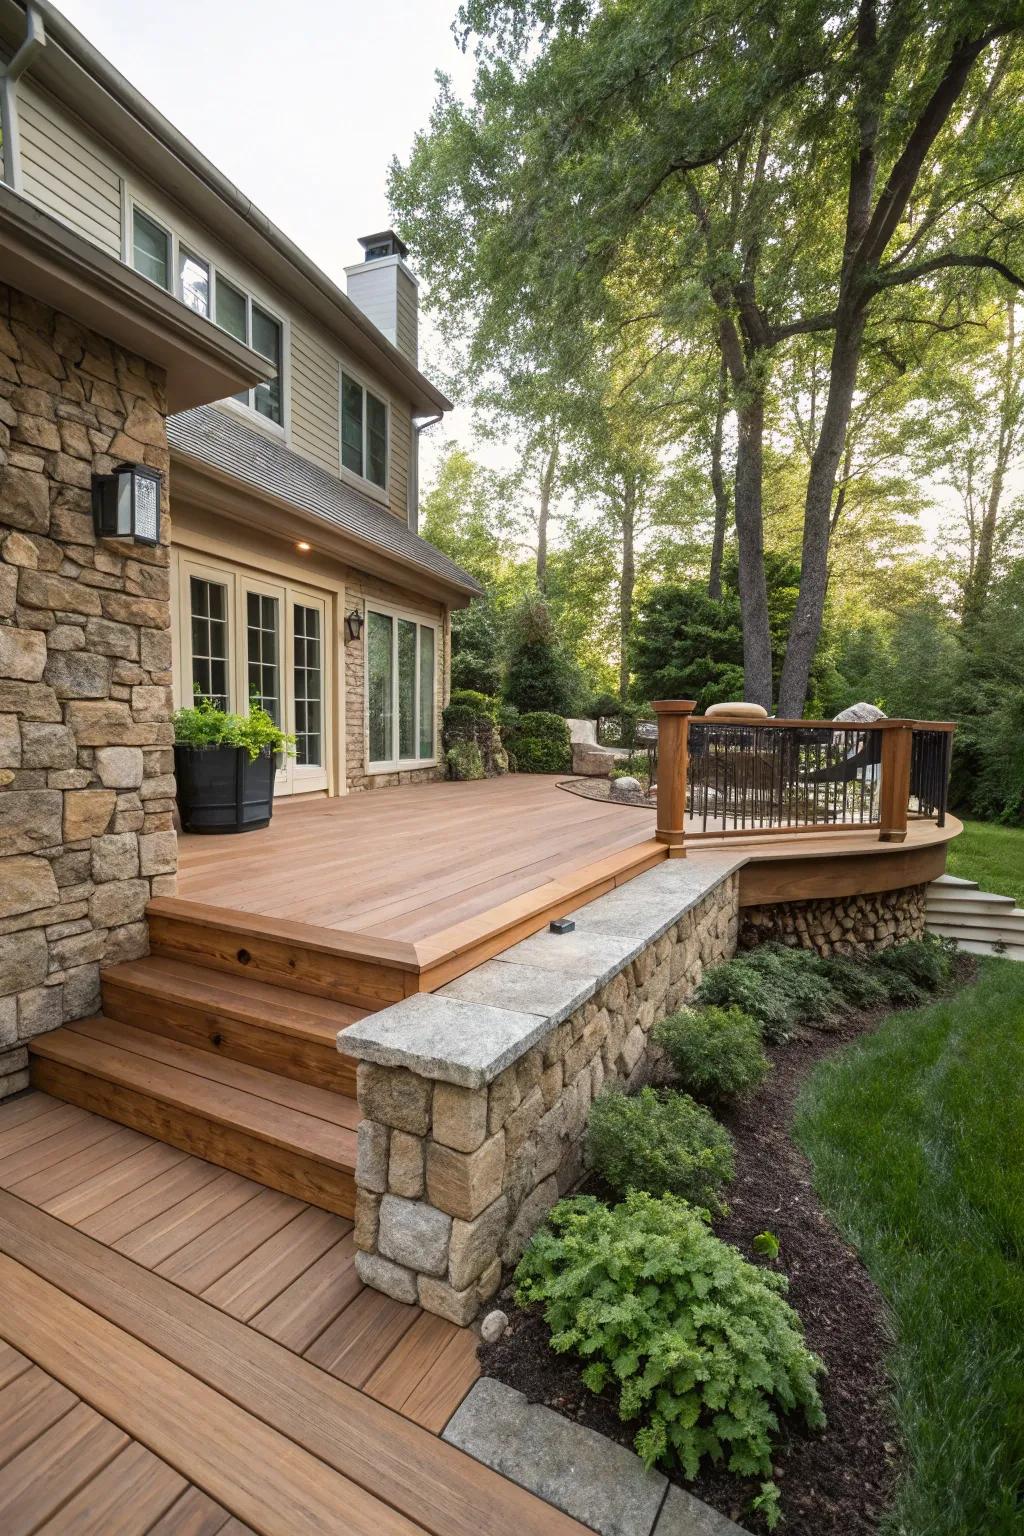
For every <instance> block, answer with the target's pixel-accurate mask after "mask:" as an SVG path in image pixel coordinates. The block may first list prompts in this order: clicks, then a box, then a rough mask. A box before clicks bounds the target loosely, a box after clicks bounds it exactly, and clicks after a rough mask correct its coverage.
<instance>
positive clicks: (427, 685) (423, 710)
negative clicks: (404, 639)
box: [419, 624, 434, 757]
mask: <svg viewBox="0 0 1024 1536" xmlns="http://www.w3.org/2000/svg"><path fill="white" fill-rule="evenodd" d="M419 755H420V757H433V755H434V631H433V630H432V629H429V628H428V627H427V625H426V624H421V625H420V731H419Z"/></svg>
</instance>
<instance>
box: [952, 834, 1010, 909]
mask: <svg viewBox="0 0 1024 1536" xmlns="http://www.w3.org/2000/svg"><path fill="white" fill-rule="evenodd" d="M947 868H948V870H949V873H950V874H951V875H959V876H960V878H961V879H962V880H977V882H978V884H979V885H980V886H981V889H982V890H983V891H992V892H994V894H995V895H997V896H1012V897H1013V899H1014V901H1015V902H1016V903H1017V905H1018V907H1024V827H1004V826H1001V825H1000V824H999V823H998V822H996V821H965V822H964V830H963V832H962V833H961V835H960V836H959V837H955V838H954V839H953V841H952V842H951V843H950V845H949V859H948V864H947Z"/></svg>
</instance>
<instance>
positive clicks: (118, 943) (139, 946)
mask: <svg viewBox="0 0 1024 1536" xmlns="http://www.w3.org/2000/svg"><path fill="white" fill-rule="evenodd" d="M148 953H149V924H148V923H145V922H139V923H123V924H122V925H121V927H120V928H111V929H110V930H109V932H108V933H107V941H106V948H105V949H104V951H103V961H104V964H105V965H117V964H118V963H119V962H120V961H122V960H137V959H138V958H139V956H140V955H145V954H148Z"/></svg>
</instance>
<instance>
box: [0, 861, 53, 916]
mask: <svg viewBox="0 0 1024 1536" xmlns="http://www.w3.org/2000/svg"><path fill="white" fill-rule="evenodd" d="M59 901H60V892H59V891H58V889H57V882H56V880H55V879H54V878H53V870H52V869H51V868H50V865H49V861H48V860H47V859H40V858H33V857H31V855H28V854H14V855H13V856H12V857H10V858H5V859H0V917H16V916H17V915H18V914H19V913H21V912H36V911H38V910H39V909H40V908H41V907H50V906H53V905H55V904H56V903H57V902H59Z"/></svg>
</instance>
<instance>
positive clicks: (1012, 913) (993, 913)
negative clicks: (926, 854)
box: [925, 896, 1021, 927]
mask: <svg viewBox="0 0 1024 1536" xmlns="http://www.w3.org/2000/svg"><path fill="white" fill-rule="evenodd" d="M1020 910H1021V909H1020V908H1019V907H1015V906H1014V904H1013V900H1012V898H1011V897H1009V896H1007V897H1004V898H999V897H991V898H987V899H986V900H984V901H929V902H928V904H927V905H926V907H925V915H926V916H927V917H934V918H936V920H937V921H940V922H945V923H961V922H962V923H968V924H971V923H996V924H999V923H1006V922H1009V923H1010V925H1011V927H1012V926H1013V919H1014V918H1015V917H1016V916H1018V915H1019V913H1020Z"/></svg>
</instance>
